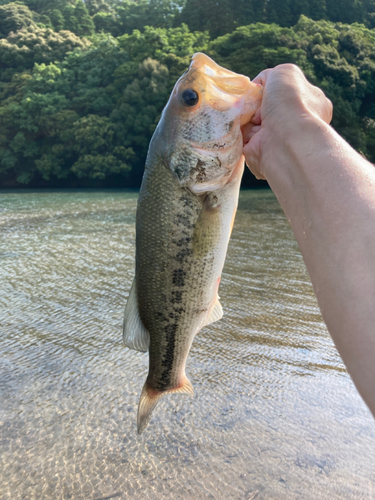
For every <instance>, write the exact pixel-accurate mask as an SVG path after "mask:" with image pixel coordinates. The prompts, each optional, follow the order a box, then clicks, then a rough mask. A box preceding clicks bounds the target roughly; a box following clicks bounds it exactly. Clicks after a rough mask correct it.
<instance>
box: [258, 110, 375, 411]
mask: <svg viewBox="0 0 375 500" xmlns="http://www.w3.org/2000/svg"><path fill="white" fill-rule="evenodd" d="M272 137H273V140H274V141H275V142H274V145H273V146H272V147H269V148H267V149H266V151H267V153H266V154H265V155H264V161H262V171H263V173H264V174H265V176H266V178H267V180H268V182H269V184H270V186H271V188H272V189H273V191H274V193H275V194H276V196H277V198H278V200H279V202H280V204H281V206H282V208H283V210H284V211H285V214H286V216H287V217H288V219H289V220H290V224H291V226H292V229H293V232H294V234H295V237H296V239H297V241H298V244H299V247H300V249H301V252H302V255H303V257H304V260H305V263H306V266H307V269H308V272H309V274H310V277H311V280H312V283H313V286H314V290H315V293H316V296H317V299H318V303H319V306H320V308H321V311H322V315H323V318H324V320H325V322H326V324H327V326H328V329H329V331H330V333H331V335H332V338H333V340H334V342H335V344H336V346H337V348H338V350H339V352H340V354H341V356H342V358H343V360H344V362H345V364H346V366H347V368H348V371H349V373H350V374H351V376H352V377H353V380H354V382H355V384H356V386H357V388H358V390H359V392H360V393H361V395H362V397H363V398H364V399H365V401H366V403H367V404H368V405H369V407H370V409H371V411H372V413H373V414H374V415H375V168H374V167H373V166H372V165H371V164H370V163H368V162H367V161H366V160H365V159H363V158H362V157H361V156H360V155H358V154H357V153H356V152H355V151H354V150H353V149H352V148H351V147H350V146H349V145H348V144H347V143H346V142H345V141H344V140H343V139H341V138H340V137H339V136H338V135H337V134H336V133H335V132H334V131H333V130H332V129H331V128H330V127H329V126H328V125H326V124H325V123H324V122H323V121H321V120H320V119H318V118H316V119H315V118H311V117H310V118H301V119H300V123H298V124H295V125H294V128H292V130H290V131H288V134H285V133H283V132H280V135H279V136H278V135H277V133H274V134H273V135H272ZM285 137H286V138H285ZM302 137H303V140H301V138H302ZM306 138H307V139H306Z"/></svg>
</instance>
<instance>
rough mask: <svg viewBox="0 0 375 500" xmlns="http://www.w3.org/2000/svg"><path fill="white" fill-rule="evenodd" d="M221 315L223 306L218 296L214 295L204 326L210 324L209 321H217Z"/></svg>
mask: <svg viewBox="0 0 375 500" xmlns="http://www.w3.org/2000/svg"><path fill="white" fill-rule="evenodd" d="M222 317H223V308H222V307H221V304H220V301H219V296H218V295H217V297H216V302H215V304H214V307H213V308H212V309H211V311H210V314H209V315H208V318H207V319H206V321H205V323H204V326H207V325H210V324H211V323H215V321H219V319H221V318H222Z"/></svg>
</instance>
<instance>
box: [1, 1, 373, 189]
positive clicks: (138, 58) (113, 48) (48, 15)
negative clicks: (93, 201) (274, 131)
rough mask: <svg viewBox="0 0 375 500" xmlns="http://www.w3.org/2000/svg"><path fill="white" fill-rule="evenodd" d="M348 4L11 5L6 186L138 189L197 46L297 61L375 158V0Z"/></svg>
mask: <svg viewBox="0 0 375 500" xmlns="http://www.w3.org/2000/svg"><path fill="white" fill-rule="evenodd" d="M344 1H345V6H344V7H345V8H343V3H342V2H341V3H340V2H339V1H338V0H309V1H306V0H285V1H279V0H278V1H276V0H257V1H255V0H215V2H214V1H211V0H207V1H205V2H198V1H197V0H186V1H183V0H181V1H180V0H176V1H170V0H137V1H131V0H122V1H121V0H86V1H85V2H83V1H82V0H55V1H54V2H51V1H50V0H24V1H22V2H21V1H17V2H11V1H7V0H0V182H7V183H8V184H9V185H15V182H17V183H19V184H20V183H21V184H29V185H33V183H41V182H42V183H43V182H44V183H48V182H55V183H56V182H62V181H61V180H62V179H66V181H64V182H66V183H67V185H72V184H74V183H77V182H81V183H83V185H88V184H90V183H94V184H93V185H102V184H100V183H103V182H107V183H112V185H113V183H116V185H119V183H123V185H136V184H138V183H139V182H140V179H141V175H142V172H143V165H144V161H145V157H146V153H147V147H148V143H149V140H150V138H151V135H152V133H153V131H154V129H155V127H156V124H157V122H158V120H159V117H160V114H161V111H162V108H163V106H164V105H165V103H166V101H167V99H168V96H169V94H170V92H171V89H172V88H173V85H174V83H175V81H176V80H177V79H178V78H179V76H180V75H181V74H182V73H183V72H184V71H185V70H186V68H187V67H188V65H189V62H190V57H191V55H192V54H193V53H194V52H198V51H203V52H206V53H207V54H209V55H210V56H211V57H213V58H214V59H215V60H216V61H217V62H218V63H219V64H222V65H223V66H225V67H228V68H231V69H233V70H234V71H236V72H239V73H243V74H246V75H249V76H251V77H254V76H255V75H256V74H257V73H258V72H260V71H261V70H263V69H264V68H266V67H273V66H275V65H277V64H281V63H284V62H292V63H295V64H298V65H299V66H300V67H301V68H302V69H303V71H304V72H305V74H306V76H307V77H308V79H309V80H310V81H311V82H312V83H314V84H316V85H318V86H320V87H321V88H322V89H323V90H324V91H325V92H326V94H327V95H328V97H329V98H330V99H331V100H332V102H333V104H334V118H333V126H334V127H335V128H336V129H337V131H338V132H339V133H340V134H342V135H343V136H344V137H345V138H346V139H347V140H348V141H349V142H350V143H351V144H352V145H353V146H354V147H355V148H357V149H358V150H359V151H361V152H362V153H363V154H365V155H367V156H368V158H369V159H370V160H372V161H375V55H374V50H373V47H374V45H375V31H374V30H372V29H369V28H372V27H373V26H374V25H375V0H364V1H360V0H344ZM301 14H302V16H301ZM303 14H307V15H308V16H309V17H306V16H304V15H303ZM328 19H332V20H333V21H334V22H331V21H329V20H328ZM354 20H355V21H358V22H362V23H364V24H359V23H354V24H341V22H343V21H347V22H352V21H354ZM271 21H275V23H273V24H272V23H271ZM276 22H277V24H276ZM365 24H366V25H367V27H365ZM218 35H222V36H218ZM58 179H60V181H58ZM79 179H81V180H79ZM12 183H13V184H12ZM91 185H92V184H91ZM107 185H108V184H107Z"/></svg>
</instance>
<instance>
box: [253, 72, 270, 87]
mask: <svg viewBox="0 0 375 500" xmlns="http://www.w3.org/2000/svg"><path fill="white" fill-rule="evenodd" d="M270 71H272V69H270V68H269V69H265V70H263V71H261V72H260V73H259V74H258V75H257V76H256V77H255V78H254V80H253V83H260V85H262V86H263V87H264V86H265V84H266V81H267V78H268V76H269V73H270Z"/></svg>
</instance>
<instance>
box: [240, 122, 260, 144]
mask: <svg viewBox="0 0 375 500" xmlns="http://www.w3.org/2000/svg"><path fill="white" fill-rule="evenodd" d="M260 129H261V126H260V125H253V124H252V123H247V124H246V125H245V126H244V127H242V138H243V144H244V145H245V144H247V143H248V142H249V141H250V139H251V138H252V137H254V135H255V134H256V133H257V132H259V130H260Z"/></svg>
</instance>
